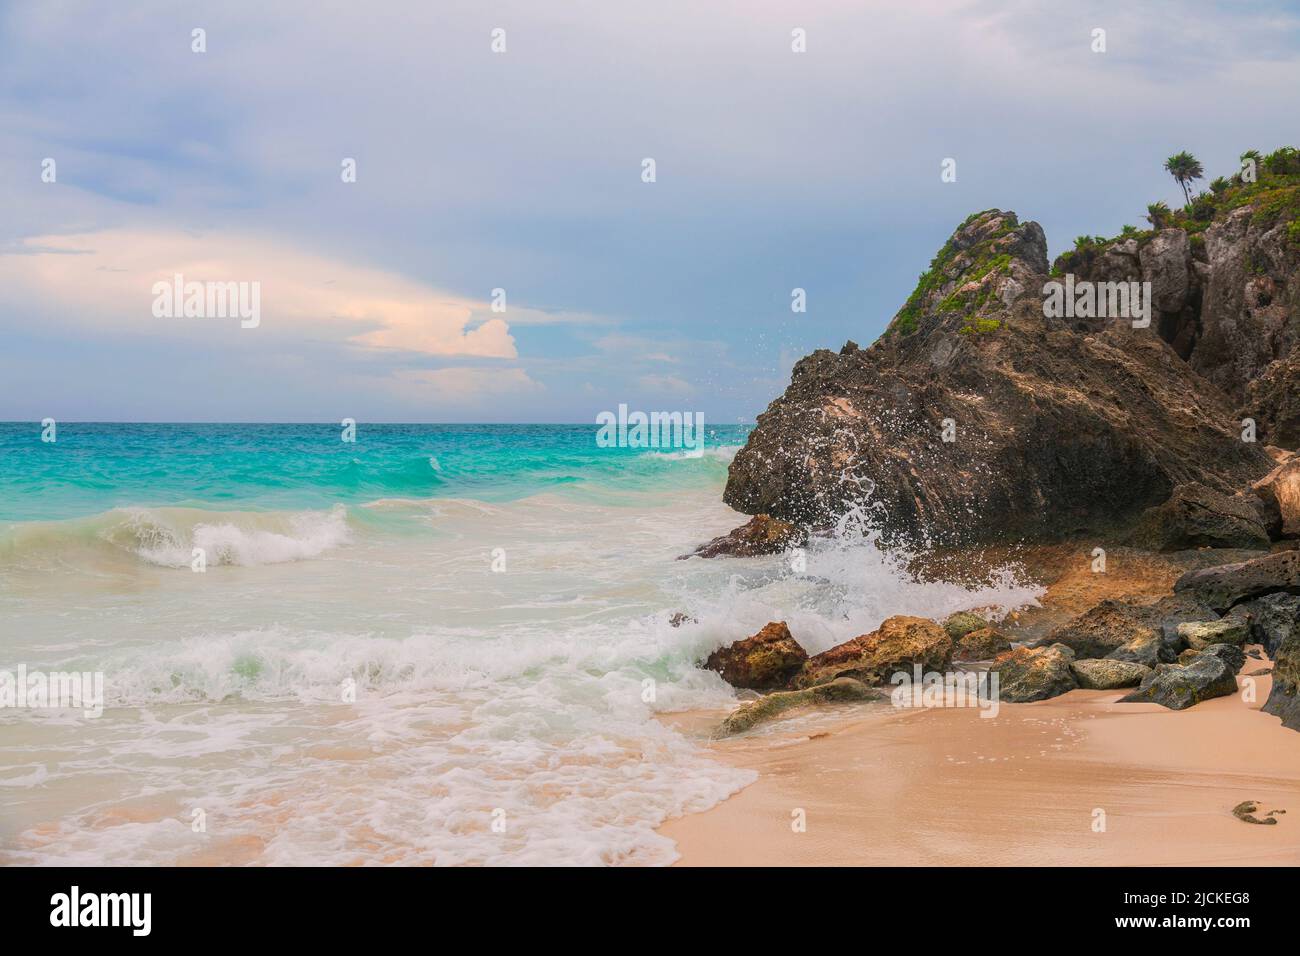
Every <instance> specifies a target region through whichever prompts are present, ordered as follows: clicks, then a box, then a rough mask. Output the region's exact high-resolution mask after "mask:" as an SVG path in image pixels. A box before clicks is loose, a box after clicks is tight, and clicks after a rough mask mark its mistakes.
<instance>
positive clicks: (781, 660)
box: [704, 621, 808, 690]
mask: <svg viewBox="0 0 1300 956" xmlns="http://www.w3.org/2000/svg"><path fill="white" fill-rule="evenodd" d="M807 660H808V653H807V652H806V651H805V650H804V649H803V648H802V647H800V646H799V644H798V642H797V641H795V639H794V638H793V637H792V636H791V635H790V629H789V628H788V627H786V625H785V621H773V622H772V623H770V624H768V625H766V626H764V628H763V629H762V630H761V631H759V632H758V633H757V634H755V635H754V636H753V637H747V638H745V639H744V640H743V641H736V642H735V643H734V644H732V645H731V646H730V647H724V648H721V649H719V650H716V651H714V652H713V653H712V654H710V655H709V659H708V660H707V661H706V662H705V664H704V666H705V667H707V668H708V669H709V670H711V671H717V672H718V673H719V674H721V675H722V679H723V680H725V681H726V682H727V683H728V684H730V685H731V686H732V687H745V688H750V689H753V690H767V689H769V688H773V687H784V686H785V685H786V684H787V683H789V681H790V678H792V677H794V675H795V674H797V673H799V671H800V670H801V669H802V668H803V666H804V662H805V661H807Z"/></svg>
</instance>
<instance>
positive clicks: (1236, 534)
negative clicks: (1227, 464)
mask: <svg viewBox="0 0 1300 956" xmlns="http://www.w3.org/2000/svg"><path fill="white" fill-rule="evenodd" d="M1129 544H1131V545H1133V546H1134V547H1138V548H1145V549H1146V550H1148V551H1183V550H1187V549H1189V548H1255V549H1259V550H1267V549H1268V545H1269V535H1268V530H1267V528H1266V527H1265V522H1264V521H1263V520H1262V516H1261V509H1260V508H1259V507H1258V502H1252V501H1249V500H1247V499H1246V498H1244V497H1241V496H1239V495H1225V494H1223V493H1222V492H1218V491H1215V490H1213V489H1211V488H1207V487H1205V486H1204V485H1201V484H1198V483H1196V482H1186V483H1184V484H1181V485H1179V486H1178V487H1176V488H1175V489H1174V491H1173V494H1172V495H1170V496H1169V500H1167V501H1165V502H1163V503H1162V504H1159V505H1156V506H1155V507H1154V508H1148V509H1147V510H1146V511H1144V512H1143V513H1142V515H1141V516H1140V517H1139V518H1138V521H1137V526H1136V527H1135V529H1134V531H1133V534H1132V536H1131V537H1130V539H1129Z"/></svg>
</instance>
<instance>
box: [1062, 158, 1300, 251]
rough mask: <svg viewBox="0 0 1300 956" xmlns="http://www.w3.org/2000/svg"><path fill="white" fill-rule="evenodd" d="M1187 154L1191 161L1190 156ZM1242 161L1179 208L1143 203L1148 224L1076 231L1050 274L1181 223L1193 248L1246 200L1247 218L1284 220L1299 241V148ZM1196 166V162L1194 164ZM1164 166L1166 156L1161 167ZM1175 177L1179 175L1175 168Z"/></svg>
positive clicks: (1146, 239)
mask: <svg viewBox="0 0 1300 956" xmlns="http://www.w3.org/2000/svg"><path fill="white" fill-rule="evenodd" d="M1179 155H1180V156H1181V155H1183V154H1179ZM1174 158H1176V157H1170V161H1172V160H1173V159H1174ZM1187 158H1188V159H1192V161H1193V162H1195V160H1194V158H1193V157H1190V156H1188V157H1187ZM1247 160H1249V161H1250V163H1252V164H1253V166H1254V170H1253V180H1254V181H1253V182H1252V181H1251V178H1252V177H1250V176H1248V175H1246V173H1247V167H1248V163H1247ZM1241 162H1242V168H1241V169H1238V170H1237V172H1236V173H1234V174H1233V175H1232V176H1231V177H1230V178H1225V177H1223V176H1220V177H1218V178H1217V179H1215V180H1214V181H1213V182H1211V183H1210V189H1209V191H1207V192H1201V193H1198V194H1197V195H1195V196H1191V195H1190V194H1189V198H1188V202H1187V204H1186V205H1185V206H1183V208H1182V209H1174V210H1171V209H1170V208H1169V206H1168V205H1166V204H1165V203H1163V202H1154V203H1152V204H1151V205H1149V206H1147V216H1146V218H1147V221H1148V222H1150V223H1151V228H1150V229H1137V228H1135V227H1133V226H1125V227H1124V228H1123V230H1121V231H1120V234H1119V235H1118V236H1113V237H1110V238H1107V237H1105V236H1080V237H1079V238H1077V239H1076V240H1075V241H1074V249H1073V250H1071V251H1070V252H1067V253H1065V254H1064V255H1062V256H1060V257H1059V258H1058V259H1057V260H1056V264H1055V266H1054V267H1053V269H1052V272H1053V274H1060V273H1064V272H1077V271H1082V270H1083V269H1084V268H1085V267H1086V266H1087V265H1088V264H1089V263H1091V261H1092V260H1093V259H1094V258H1095V257H1096V256H1099V255H1101V254H1102V253H1103V252H1105V250H1106V249H1107V248H1108V247H1109V246H1111V245H1113V244H1115V243H1116V242H1122V241H1124V240H1126V239H1136V240H1137V242H1138V245H1139V246H1142V245H1145V244H1146V243H1147V242H1149V241H1150V240H1151V238H1152V237H1153V236H1155V234H1156V233H1157V232H1158V231H1159V230H1161V229H1169V228H1176V229H1182V230H1183V231H1184V232H1186V233H1187V235H1188V239H1189V240H1190V241H1191V243H1192V248H1193V250H1195V249H1196V248H1197V247H1203V246H1204V243H1205V236H1204V233H1205V230H1206V229H1207V228H1209V227H1210V225H1211V224H1213V223H1214V222H1217V221H1219V220H1221V219H1223V217H1225V216H1226V215H1227V214H1228V213H1230V212H1232V211H1233V210H1234V209H1240V208H1241V207H1242V206H1248V205H1249V206H1253V207H1254V209H1255V212H1254V215H1253V216H1252V218H1253V220H1254V222H1255V223H1256V224H1257V225H1264V226H1270V225H1272V224H1274V223H1277V222H1286V223H1288V225H1287V237H1288V239H1290V241H1292V242H1295V243H1297V244H1300V150H1297V149H1296V148H1295V147H1292V146H1283V147H1282V148H1280V149H1277V150H1274V151H1273V152H1271V153H1269V154H1268V155H1266V156H1265V155H1261V154H1260V152H1259V151H1258V150H1254V149H1251V150H1247V151H1246V152H1244V153H1242V154H1241ZM1199 166H1200V164H1199V163H1197V164H1196V169H1199ZM1168 167H1169V164H1168V162H1167V163H1166V168H1168ZM1177 168H1178V169H1179V171H1180V172H1181V173H1183V174H1184V175H1185V176H1186V174H1187V173H1188V172H1189V169H1188V168H1187V164H1186V163H1181V162H1180V163H1179V164H1177ZM1171 172H1172V170H1171ZM1191 178H1197V177H1191ZM1191 178H1186V179H1179V185H1180V186H1185V184H1186V183H1187V182H1190V181H1191ZM1175 179H1178V175H1177V174H1175Z"/></svg>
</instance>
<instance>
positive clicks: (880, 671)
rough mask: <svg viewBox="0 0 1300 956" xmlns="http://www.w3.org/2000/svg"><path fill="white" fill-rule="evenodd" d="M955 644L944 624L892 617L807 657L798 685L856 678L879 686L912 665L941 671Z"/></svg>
mask: <svg viewBox="0 0 1300 956" xmlns="http://www.w3.org/2000/svg"><path fill="white" fill-rule="evenodd" d="M952 652H953V644H952V638H950V637H949V636H948V635H947V633H946V632H945V631H944V629H943V628H942V627H940V626H939V625H938V624H936V623H935V622H934V621H931V620H929V619H928V618H923V617H906V616H901V615H900V616H897V617H891V618H889V619H888V620H886V621H884V622H883V623H882V624H881V625H880V627H879V628H878V629H876V630H875V631H872V632H871V633H870V634H862V635H860V636H858V637H855V638H853V639H852V640H850V641H845V642H844V643H843V644H839V645H837V646H835V647H832V648H831V649H830V650H829V651H824V652H822V653H821V654H818V655H817V656H816V657H812V658H809V659H808V663H807V664H805V665H804V669H803V671H802V672H801V673H800V674H799V675H798V676H797V677H796V678H795V684H796V685H797V686H799V687H811V686H813V685H815V684H825V683H827V682H829V681H832V680H834V679H836V678H837V677H853V678H856V679H857V680H861V681H863V682H864V683H866V684H868V685H871V686H879V685H881V684H884V683H885V682H886V681H888V680H889V678H890V676H891V675H892V674H894V673H896V672H898V671H908V672H909V673H910V672H911V669H912V665H913V664H920V665H921V667H922V668H923V669H924V670H926V671H942V670H945V669H946V668H947V667H948V664H949V663H951V661H952Z"/></svg>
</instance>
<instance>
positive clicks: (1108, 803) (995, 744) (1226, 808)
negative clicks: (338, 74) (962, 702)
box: [659, 659, 1300, 866]
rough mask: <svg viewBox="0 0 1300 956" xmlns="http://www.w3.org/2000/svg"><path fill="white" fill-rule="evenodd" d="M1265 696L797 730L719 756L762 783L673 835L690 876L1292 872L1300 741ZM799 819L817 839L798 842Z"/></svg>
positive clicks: (1107, 700)
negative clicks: (1250, 817) (698, 870)
mask: <svg viewBox="0 0 1300 956" xmlns="http://www.w3.org/2000/svg"><path fill="white" fill-rule="evenodd" d="M1260 666H1267V665H1264V664H1263V662H1261V661H1258V660H1255V659H1251V660H1250V661H1248V663H1247V664H1246V668H1245V670H1246V671H1247V672H1249V671H1251V670H1255V669H1258V668H1259V667H1260ZM1256 680H1257V681H1258V695H1257V701H1258V702H1257V703H1254V704H1245V703H1243V702H1242V700H1241V695H1239V694H1235V695H1232V696H1229V697H1223V698H1219V699H1217V700H1211V701H1207V702H1205V703H1203V704H1200V705H1198V706H1197V707H1195V708H1193V709H1192V710H1189V711H1187V712H1182V713H1179V712H1174V711H1169V710H1166V709H1165V708H1163V707H1160V706H1158V705H1155V704H1117V703H1116V701H1117V700H1118V699H1119V697H1120V696H1122V694H1123V692H1122V691H1074V692H1072V693H1070V694H1067V695H1064V696H1062V697H1057V698H1053V699H1051V700H1046V701H1040V702H1037V703H1032V704H1003V705H1002V709H1001V712H1000V713H999V715H998V717H997V718H994V719H981V718H980V716H979V711H978V710H977V709H956V708H954V709H929V710H920V711H909V712H898V711H892V708H887V707H886V708H884V709H882V710H878V711H877V713H876V714H864V713H863V710H864V708H863V707H862V706H859V707H856V708H855V709H854V710H853V711H850V712H846V713H845V714H844V715H843V716H842V717H841V718H840V719H839V720H838V721H837V723H835V724H833V725H831V726H826V725H821V726H818V727H817V728H816V730H815V731H813V733H812V735H811V736H810V734H809V733H808V732H807V731H806V730H802V729H801V728H800V725H799V723H800V722H799V721H798V719H796V720H794V721H789V722H786V726H785V727H782V728H779V729H778V730H777V731H776V732H773V733H768V734H756V735H754V736H751V737H740V738H734V739H731V740H727V741H718V742H714V743H712V744H711V745H710V747H709V750H710V752H711V754H712V756H714V757H715V758H716V759H718V760H720V761H722V762H724V763H726V764H728V765H730V766H734V767H740V768H744V769H750V770H754V771H757V772H758V774H759V778H758V780H757V781H755V782H754V783H752V784H750V785H749V786H748V787H746V788H745V789H743V790H742V791H741V792H740V793H738V794H736V795H734V796H732V797H731V798H729V799H727V800H725V801H723V802H722V803H721V804H719V805H717V806H716V807H714V808H712V809H710V810H707V811H705V812H703V813H698V814H692V815H689V816H685V817H679V818H677V819H674V820H671V821H669V822H668V823H666V824H664V825H663V826H662V827H660V828H659V832H660V833H661V834H663V835H664V836H667V837H669V838H670V839H672V840H674V841H675V842H676V844H677V849H678V852H679V853H680V854H681V856H680V859H679V860H678V861H677V862H676V863H675V864H674V865H676V866H736V865H740V866H779V865H787V866H821V865H893V866H898V865H904V866H912V865H917V866H924V865H984V866H987V865H999V866H1015V865H1034V866H1042V865H1063V864H1068V865H1120V866H1129V865H1144V866H1151V865H1223V866H1242V865H1275V866H1284V865H1292V866H1293V865H1296V864H1297V863H1300V735H1297V734H1296V733H1294V732H1293V731H1289V730H1286V729H1284V728H1283V727H1282V726H1281V723H1280V721H1279V720H1278V719H1277V718H1275V717H1270V716H1268V715H1267V714H1262V713H1258V709H1259V706H1260V703H1262V702H1263V701H1264V700H1265V699H1267V696H1268V691H1269V686H1270V679H1269V678H1268V677H1259V678H1256ZM871 706H872V705H866V707H867V708H870V707H871ZM1248 799H1253V800H1258V801H1259V802H1260V810H1261V813H1267V811H1268V810H1272V809H1285V810H1287V811H1288V812H1287V814H1286V815H1285V816H1281V817H1280V818H1279V823H1278V824H1277V825H1271V826H1254V825H1250V824H1248V823H1243V822H1242V821H1240V820H1238V819H1236V818H1235V817H1234V816H1233V815H1232V808H1233V807H1234V806H1236V805H1237V804H1239V803H1240V802H1241V801H1243V800H1248ZM795 808H802V809H803V810H804V811H805V814H806V820H807V829H806V832H803V833H796V832H794V831H793V830H792V827H791V823H792V817H791V814H792V812H793V810H794V809H795ZM1097 808H1101V809H1103V810H1104V811H1105V813H1106V831H1105V832H1104V833H1098V832H1094V831H1093V820H1094V817H1093V811H1094V810H1095V809H1097Z"/></svg>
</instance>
